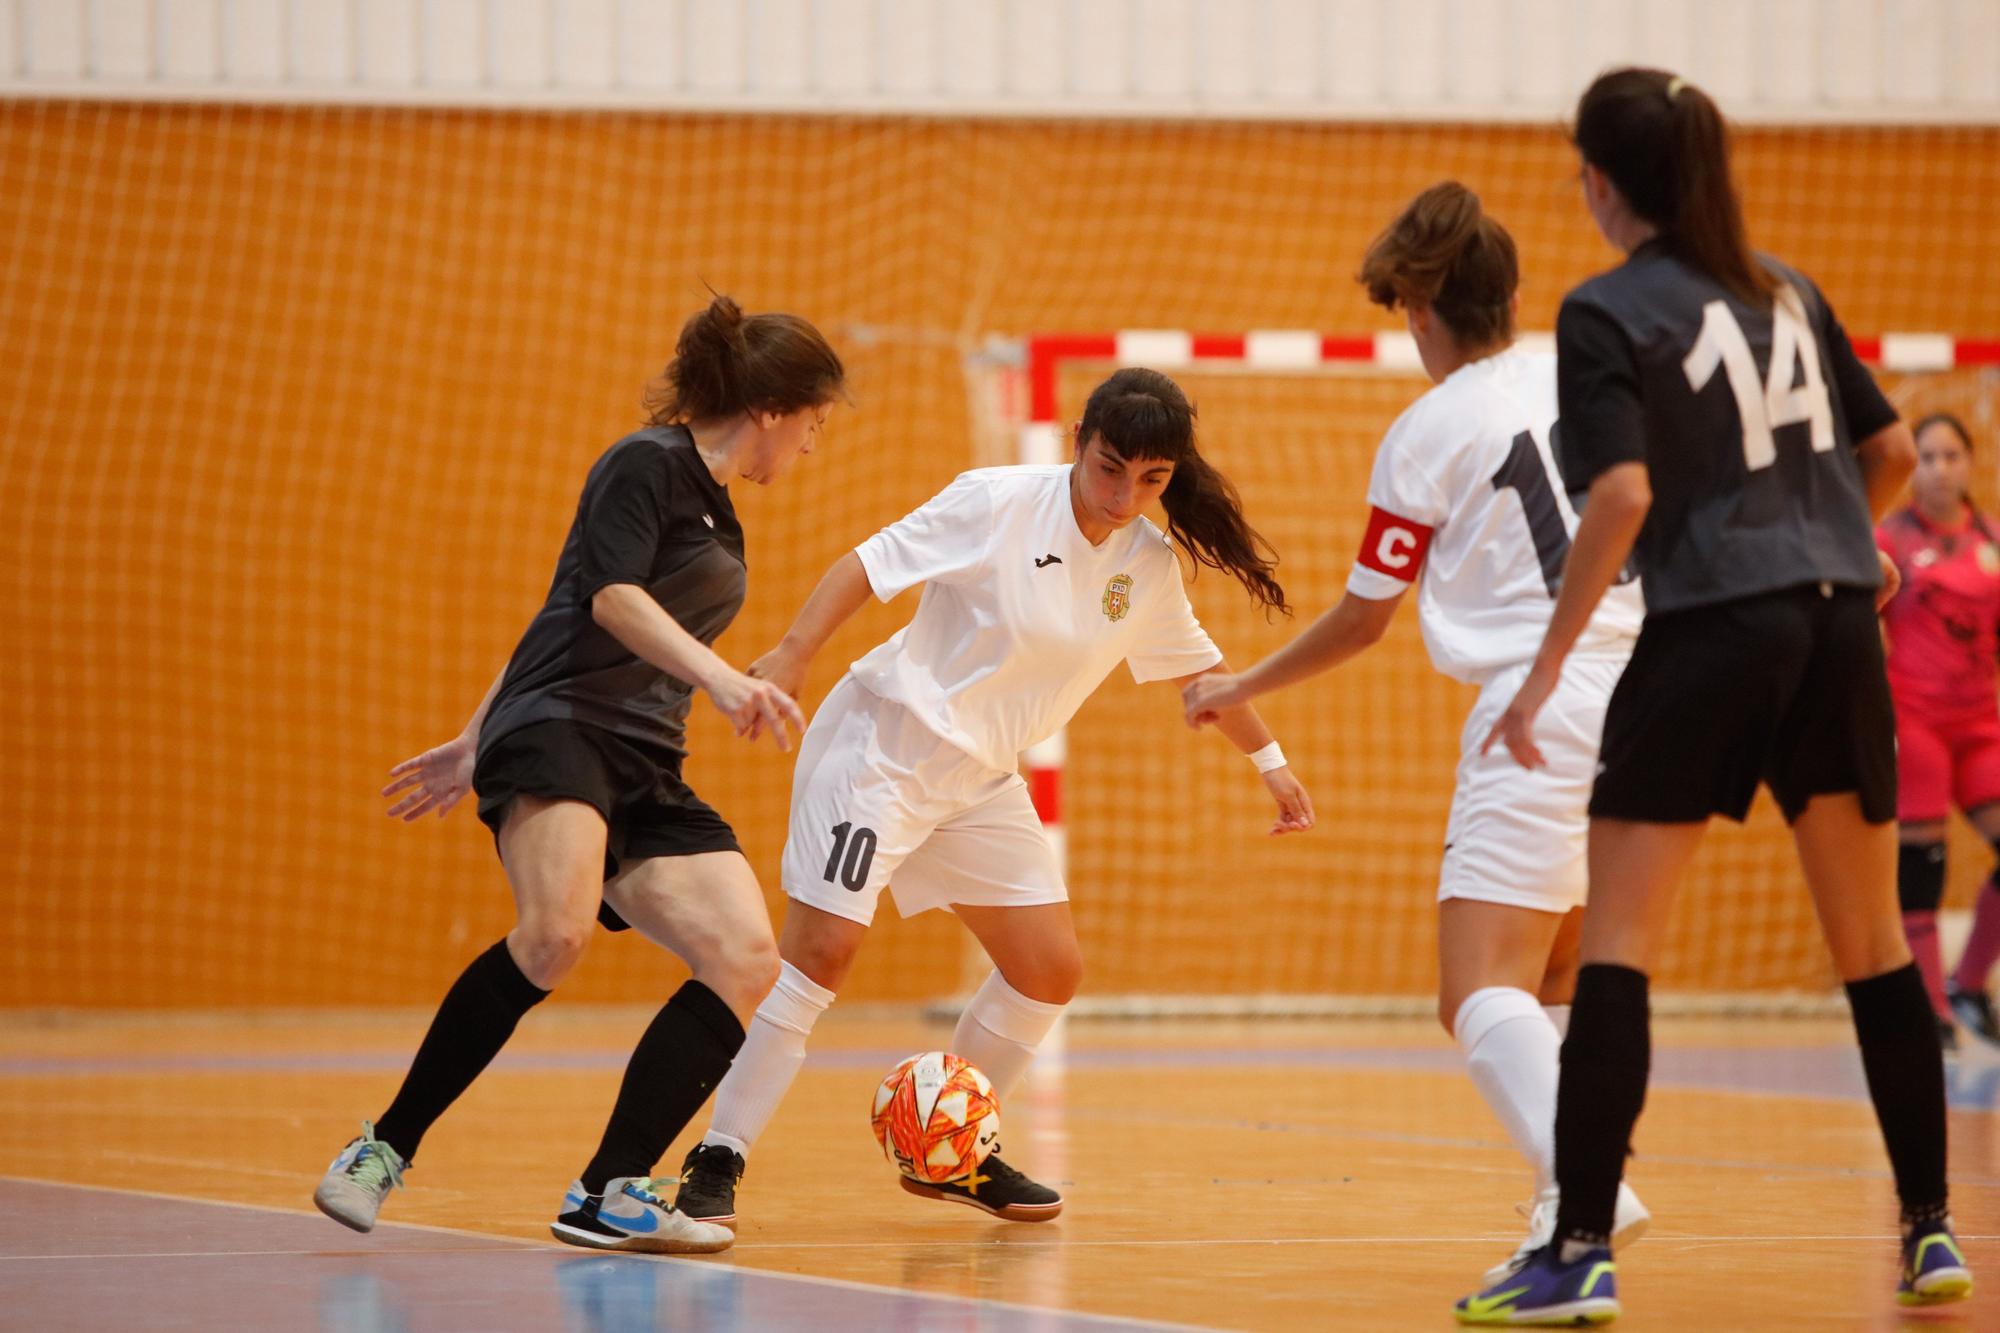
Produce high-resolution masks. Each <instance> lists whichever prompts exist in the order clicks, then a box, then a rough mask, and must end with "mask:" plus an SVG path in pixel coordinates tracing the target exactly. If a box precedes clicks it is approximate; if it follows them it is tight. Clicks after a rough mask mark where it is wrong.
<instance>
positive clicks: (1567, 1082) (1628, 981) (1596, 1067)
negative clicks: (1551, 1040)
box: [1555, 963, 1653, 1245]
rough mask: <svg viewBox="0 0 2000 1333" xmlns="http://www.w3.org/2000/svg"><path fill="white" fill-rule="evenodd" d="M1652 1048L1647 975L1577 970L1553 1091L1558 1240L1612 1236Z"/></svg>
mask: <svg viewBox="0 0 2000 1333" xmlns="http://www.w3.org/2000/svg"><path fill="white" fill-rule="evenodd" d="M1652 1049H1653V1047H1652V1031H1651V1023H1650V1014H1649V1011H1648V1006H1647V981H1646V974H1645V973H1644V972H1639V971H1635V970H1634V969H1632V968H1629V967H1621V966H1619V965H1617V964H1615V963H1590V964H1587V965H1586V966H1584V967H1583V968H1582V969H1581V970H1579V971H1578V973H1577V977H1576V999H1575V1000H1574V1001H1573V1002H1572V1003H1571V1005H1570V1011H1569V1036H1568V1037H1566V1038H1565V1039H1564V1040H1563V1046H1562V1081H1561V1083H1560V1084H1559V1085H1558V1087H1557V1090H1556V1182H1557V1183H1558V1184H1559V1185H1560V1186H1561V1187H1562V1202H1561V1203H1560V1204H1558V1205H1557V1209H1556V1232H1555V1238H1556V1239H1557V1240H1558V1241H1565V1240H1578V1241H1586V1242H1589V1243H1591V1244H1596V1245H1605V1244H1609V1243H1610V1239H1611V1226H1612V1217H1613V1215H1614V1214H1615V1213H1616V1211H1617V1207H1618V1178H1619V1176H1620V1175H1621V1174H1622V1173H1623V1170H1624V1165H1625V1154H1626V1153H1627V1152H1628V1151H1630V1147H1631V1142H1632V1127H1633V1126H1634V1125H1636V1124H1637V1123H1638V1122H1639V1112H1640V1110H1641V1109H1642V1108H1643V1107H1644V1106H1645V1105H1646V1076H1647V1075H1648V1073H1650V1072H1651V1068H1652Z"/></svg>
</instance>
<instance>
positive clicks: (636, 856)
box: [472, 721, 743, 930]
mask: <svg viewBox="0 0 2000 1333" xmlns="http://www.w3.org/2000/svg"><path fill="white" fill-rule="evenodd" d="M472 789H473V791H475V792H476V793H478V796H479V818H480V819H481V820H482V821H483V822H484V823H485V824H486V827H488V828H490V829H492V830H493V837H494V840H495V842H496V843H497V842H498V841H499V837H500V826H501V824H502V823H504V822H505V821H506V818H507V807H508V806H510V805H512V804H513V801H514V798H515V797H516V796H541V797H546V798H549V799H551V800H571V801H582V802H583V803H584V804H586V805H588V806H590V807H592V808H593V809H595V810H596V811H597V813H598V814H600V815H602V816H604V823H605V825H606V831H605V847H604V878H606V879H610V878H611V877H612V876H613V875H615V874H617V873H618V867H619V865H620V863H621V862H624V861H641V860H644V859H645V858H647V857H649V856H695V855H697V854H699V853H702V852H741V851H742V850H743V848H742V847H741V845H739V844H738V843H737V841H736V833H735V831H734V830H732V829H731V828H730V827H729V824H728V821H726V820H724V819H723V817H722V816H721V815H719V814H717V813H715V811H714V810H713V809H712V808H711V807H710V806H709V805H708V803H707V802H706V801H704V800H702V799H701V797H699V796H696V795H695V794H694V792H693V791H692V790H691V789H689V787H688V785H687V784H686V783H685V782H682V781H681V756H680V754H679V753H678V752H676V751H674V750H669V749H667V748H666V747H664V746H649V745H646V744H644V743H642V742H639V741H633V740H628V739H627V738H625V737H623V736H619V735H616V734H615V733H613V732H609V731H606V730H605V729H604V728H602V727H593V726H591V725H589V724H588V723H584V722H563V721H549V722H531V723H529V724H528V725H527V726H525V727H522V728H520V729H519V730H516V731H510V732H508V733H507V734H506V735H505V736H502V737H501V738H500V739H499V740H497V741H494V742H493V743H492V744H491V745H488V746H485V747H482V748H481V750H480V752H479V761H478V763H477V764H476V765H475V766H474V767H473V770H472ZM597 919H598V920H599V921H600V922H602V923H603V925H604V928H605V929H607V930H626V929H629V926H628V924H627V923H626V921H625V920H624V919H623V918H622V917H620V916H619V915H618V913H616V912H614V911H612V910H611V906H610V904H608V903H605V904H600V905H599V907H598V909H597Z"/></svg>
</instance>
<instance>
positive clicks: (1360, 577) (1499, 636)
mask: <svg viewBox="0 0 2000 1333" xmlns="http://www.w3.org/2000/svg"><path fill="white" fill-rule="evenodd" d="M1555 429H1556V359H1555V357H1554V356H1553V355H1552V354H1549V353H1546V352H1530V351H1525V350H1523V349H1521V348H1518V347H1515V348H1509V349H1508V350H1506V351H1504V352H1500V353H1498V354H1496V355H1494V356H1489V357H1485V358H1482V359H1481V360H1478V361H1473V362H1469V363H1468V364H1466V365H1464V366H1461V367H1460V368H1459V369H1457V370H1456V371H1453V372H1452V373H1451V375H1449V376H1448V377H1447V378H1446V379H1445V380H1444V381H1443V382H1442V383H1440V384H1438V385H1435V386H1434V387H1432V388H1431V389H1430V391H1429V392H1427V393H1425V394H1424V396H1423V397H1421V398H1419V399H1418V400H1417V401H1416V402H1415V403H1413V404H1411V405H1410V407H1409V409H1408V410H1407V411H1405V412H1404V413H1403V415H1402V416H1400V417H1398V418H1397V419H1396V423H1395V424H1394V425H1393V426H1391V427H1390V428H1389V433H1388V435H1386V436H1385V437H1383V440H1382V447H1381V449H1380V451H1379V452H1378V453H1377V454H1376V455H1375V470H1374V473H1373V475H1372V476H1371V477H1370V478H1369V482H1368V503H1369V506H1370V510H1369V517H1368V531H1367V534H1366V536H1364V537H1363V538H1362V543H1361V551H1360V555H1359V556H1358V558H1357V560H1356V562H1355V566H1354V570H1353V572H1352V573H1351V574H1350V575H1349V576H1348V580H1347V590H1348V591H1349V592H1350V593H1353V594H1354V595H1355V596H1357V597H1365V598H1369V599H1371V600H1377V601H1379V600H1382V599H1384V598H1389V597H1394V596H1396V595H1397V594H1398V593H1401V592H1404V591H1406V590H1407V589H1408V588H1409V587H1410V585H1411V584H1412V583H1417V582H1418V581H1419V580H1420V579H1421V584H1420V586H1419V587H1418V590H1417V609H1418V618H1419V622H1420V624H1421V626H1422V629H1423V635H1424V645H1425V647H1427V648H1428V649H1429V650H1430V655H1431V661H1432V662H1433V663H1434V664H1435V665H1436V666H1437V669H1438V670H1439V671H1442V672H1444V673H1445V674H1446V675H1448V676H1454V677H1456V678H1458V679H1459V680H1464V681H1471V682H1474V683H1478V682H1481V681H1484V680H1485V679H1487V678H1488V677H1490V676H1491V675H1492V674H1493V673H1494V672H1496V671H1498V670H1500V669H1502V668H1504V667H1508V666H1512V665H1515V664H1518V663H1521V662H1526V661H1529V660H1531V659H1532V658H1533V657H1534V655H1535V652H1536V650H1537V649H1539V648H1540V647H1541V643H1542V633H1543V631H1544V630H1546V629H1547V628H1548V624H1549V614H1550V612H1551V611H1552V610H1553V609H1554V608H1555V597H1556V592H1557V590H1558V589H1559V588H1560V587H1561V584H1562V569H1563V561H1564V560H1565V559H1567V558H1568V556H1569V543H1570V537H1571V536H1572V535H1573V534H1574V533H1575V532H1576V524H1577V515H1576V510H1575V509H1574V508H1573V507H1572V506H1571V504H1570V501H1569V498H1568V497H1567V496H1566V495H1565V494H1564V493H1563V485H1562V477H1561V474H1560V473H1559V472H1558V470H1557V468H1556V464H1555V458H1554V455H1553V453H1552V445H1553V441H1552V439H1551V436H1552V434H1553V432H1554V431H1555ZM1644 618H1645V604H1644V602H1643V601H1642V600H1641V599H1640V595H1639V585H1638V584H1637V583H1635V582H1627V583H1621V584H1619V585H1616V586H1614V587H1613V588H1612V589H1611V590H1610V591H1609V592H1608V593H1606V594H1605V597H1604V600H1603V601H1602V602H1600V603H1599V604H1598V608H1597V612H1596V614H1595V615H1594V616H1592V618H1591V621H1590V625H1589V627H1588V628H1587V629H1586V630H1585V631H1584V634H1583V637H1582V638H1581V639H1580V640H1579V641H1578V643H1577V650H1578V651H1580V652H1586V653H1590V652H1616V653H1624V652H1629V651H1630V649H1631V642H1632V640H1633V638H1634V637H1636V636H1637V634H1638V632H1639V623H1640V621H1641V620H1643V619H1644Z"/></svg>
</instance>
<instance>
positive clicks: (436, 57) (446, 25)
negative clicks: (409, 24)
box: [418, 0, 486, 88]
mask: <svg viewBox="0 0 2000 1333" xmlns="http://www.w3.org/2000/svg"><path fill="white" fill-rule="evenodd" d="M484 18H485V15H484V14H483V13H482V12H481V6H480V4H479V0H423V7H422V9H421V10H420V11H419V23H418V27H419V29H420V31H421V32H422V34H423V37H422V55H421V57H420V60H419V68H420V69H422V71H423V78H424V82H426V83H429V84H433V85H436V86H438V87H441V88H465V87H474V86H477V85H479V84H483V83H484V82H486V33H485V27H486V25H485V23H484V22H483V20H484Z"/></svg>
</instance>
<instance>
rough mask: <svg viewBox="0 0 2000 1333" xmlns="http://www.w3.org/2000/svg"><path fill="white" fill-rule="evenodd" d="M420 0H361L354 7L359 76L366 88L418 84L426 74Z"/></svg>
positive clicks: (400, 86) (408, 86)
mask: <svg viewBox="0 0 2000 1333" xmlns="http://www.w3.org/2000/svg"><path fill="white" fill-rule="evenodd" d="M417 4H418V0H360V2H359V3H358V4H356V5H355V7H354V61H355V64H356V66H357V67H358V68H357V72H356V78H357V79H358V80H359V81H360V83H361V84H362V85H363V86H364V87H368V88H376V89H384V90H386V89H395V88H411V87H415V86H416V83H417V80H418V79H419V78H420V77H421V76H422V73H423V71H422V69H421V68H420V63H421V62H420V59H419V56H420V52H421V43H420V42H419V41H418V32H419V31H420V19H419V16H418V13H417Z"/></svg>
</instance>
